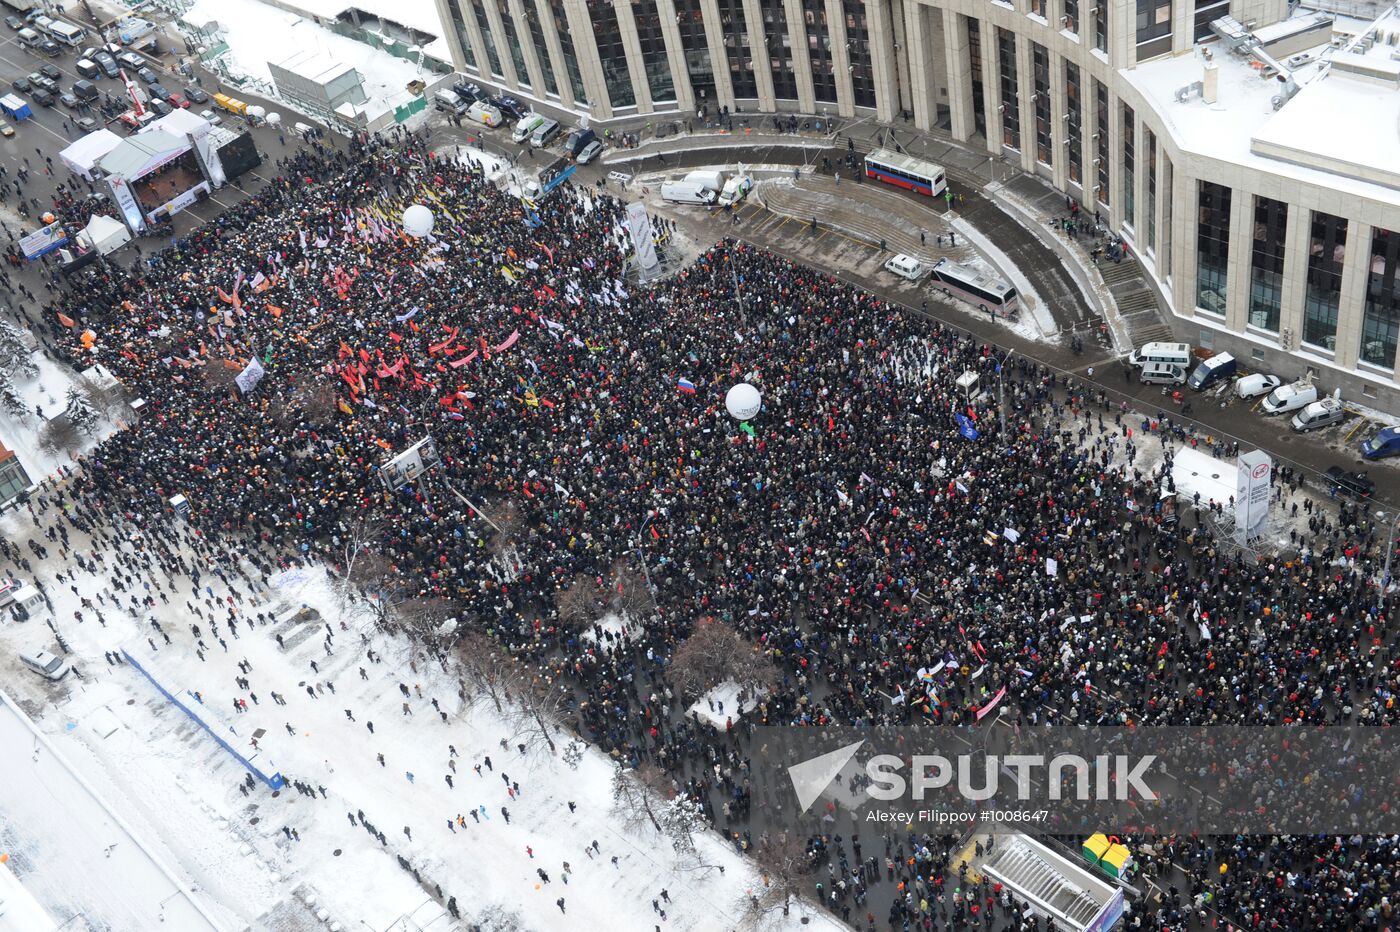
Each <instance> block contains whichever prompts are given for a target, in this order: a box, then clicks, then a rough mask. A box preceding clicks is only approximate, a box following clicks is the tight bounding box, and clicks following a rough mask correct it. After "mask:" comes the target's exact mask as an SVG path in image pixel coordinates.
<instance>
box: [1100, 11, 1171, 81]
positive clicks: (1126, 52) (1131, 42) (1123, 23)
mask: <svg viewBox="0 0 1400 932" xmlns="http://www.w3.org/2000/svg"><path fill="white" fill-rule="evenodd" d="M1087 2H1098V3H1106V4H1107V5H1108V63H1109V65H1111V66H1112V67H1113V69H1114V70H1115V71H1117V70H1120V69H1122V68H1131V67H1132V66H1133V64H1134V62H1135V60H1136V58H1137V23H1136V22H1134V19H1135V10H1136V7H1134V6H1130V5H1129V4H1127V3H1115V2H1114V0H1087ZM1182 2H1184V0H1182ZM1091 47H1092V44H1091ZM1110 90H1111V88H1110Z"/></svg>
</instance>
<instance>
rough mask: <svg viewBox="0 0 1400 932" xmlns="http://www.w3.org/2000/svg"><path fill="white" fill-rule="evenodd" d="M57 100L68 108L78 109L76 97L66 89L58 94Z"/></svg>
mask: <svg viewBox="0 0 1400 932" xmlns="http://www.w3.org/2000/svg"><path fill="white" fill-rule="evenodd" d="M58 102H59V103H61V104H63V106H65V107H67V108H68V109H69V110H77V109H78V98H77V97H75V96H74V95H72V94H70V93H69V92H67V91H64V92H63V93H62V94H59V95H58Z"/></svg>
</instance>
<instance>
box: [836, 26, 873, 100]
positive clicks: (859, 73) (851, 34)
mask: <svg viewBox="0 0 1400 932" xmlns="http://www.w3.org/2000/svg"><path fill="white" fill-rule="evenodd" d="M841 10H842V12H843V14H844V15H845V17H846V58H847V60H848V61H849V62H850V66H851V90H852V91H853V92H854V94H855V99H856V106H857V107H873V106H875V66H874V64H873V63H872V61H871V58H870V25H869V22H868V21H867V20H866V18H865V3H864V0H841Z"/></svg>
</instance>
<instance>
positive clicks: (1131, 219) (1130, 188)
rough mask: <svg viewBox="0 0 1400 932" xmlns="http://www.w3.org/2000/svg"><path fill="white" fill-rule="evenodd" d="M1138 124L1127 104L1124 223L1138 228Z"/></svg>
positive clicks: (1124, 120) (1125, 107)
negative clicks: (1135, 178) (1136, 139)
mask: <svg viewBox="0 0 1400 932" xmlns="http://www.w3.org/2000/svg"><path fill="white" fill-rule="evenodd" d="M1136 125H1137V124H1136V122H1135V121H1134V120H1133V108H1132V107H1129V106H1128V105H1127V104H1124V105H1123V222H1124V223H1126V224H1128V225H1130V226H1137V215H1136V214H1135V213H1134V211H1135V210H1136V208H1137V197H1136V195H1137V185H1136V184H1135V183H1134V170H1135V169H1136V168H1137V166H1136V165H1135V164H1134V159H1135V158H1136V150H1137V147H1136V146H1135V145H1133V139H1134V136H1135V135H1136V129H1135V127H1136Z"/></svg>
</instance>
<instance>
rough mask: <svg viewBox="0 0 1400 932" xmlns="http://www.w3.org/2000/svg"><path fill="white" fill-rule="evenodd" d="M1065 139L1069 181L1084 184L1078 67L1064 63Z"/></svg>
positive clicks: (1071, 63) (1082, 132) (1070, 63)
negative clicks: (1067, 149) (1067, 143)
mask: <svg viewBox="0 0 1400 932" xmlns="http://www.w3.org/2000/svg"><path fill="white" fill-rule="evenodd" d="M1065 115H1066V116H1067V117H1068V119H1066V120H1065V129H1066V133H1065V138H1066V139H1067V140H1068V141H1069V180H1070V181H1073V182H1075V183H1076V184H1083V183H1084V178H1083V175H1084V151H1083V145H1084V131H1083V128H1082V126H1081V122H1080V121H1081V120H1082V119H1083V117H1082V114H1081V112H1080V103H1079V66H1078V65H1076V64H1074V63H1073V62H1068V61H1067V62H1065Z"/></svg>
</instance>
